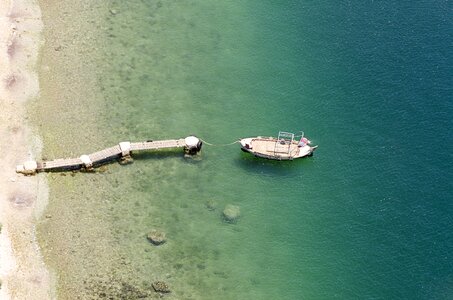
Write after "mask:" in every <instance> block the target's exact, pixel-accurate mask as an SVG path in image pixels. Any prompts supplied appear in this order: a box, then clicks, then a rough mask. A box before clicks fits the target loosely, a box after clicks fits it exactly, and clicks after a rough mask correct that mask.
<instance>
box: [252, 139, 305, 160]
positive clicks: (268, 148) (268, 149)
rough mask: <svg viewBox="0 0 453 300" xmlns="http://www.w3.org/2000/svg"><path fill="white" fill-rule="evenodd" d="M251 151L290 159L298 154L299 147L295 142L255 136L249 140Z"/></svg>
mask: <svg viewBox="0 0 453 300" xmlns="http://www.w3.org/2000/svg"><path fill="white" fill-rule="evenodd" d="M250 146H251V149H250V150H251V151H252V152H253V153H255V154H262V155H263V156H269V157H279V158H281V159H292V158H295V157H297V156H298V154H299V150H300V148H299V147H298V145H297V143H296V142H293V143H291V144H280V143H277V140H276V139H265V138H262V139H261V138H257V139H253V140H252V142H251V145H250Z"/></svg>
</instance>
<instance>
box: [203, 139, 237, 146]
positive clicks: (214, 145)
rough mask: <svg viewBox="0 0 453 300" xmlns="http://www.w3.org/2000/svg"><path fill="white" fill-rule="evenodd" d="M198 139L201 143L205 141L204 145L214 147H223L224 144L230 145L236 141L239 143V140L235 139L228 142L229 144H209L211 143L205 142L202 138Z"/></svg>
mask: <svg viewBox="0 0 453 300" xmlns="http://www.w3.org/2000/svg"><path fill="white" fill-rule="evenodd" d="M200 141H202V142H203V143H205V144H206V145H209V146H214V147H224V146H231V145H234V144H236V143H239V142H240V140H237V141H234V142H232V143H229V144H211V143H208V142H206V141H205V140H203V139H200Z"/></svg>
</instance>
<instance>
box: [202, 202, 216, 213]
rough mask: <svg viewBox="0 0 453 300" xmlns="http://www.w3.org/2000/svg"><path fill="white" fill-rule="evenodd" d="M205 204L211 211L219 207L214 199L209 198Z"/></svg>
mask: <svg viewBox="0 0 453 300" xmlns="http://www.w3.org/2000/svg"><path fill="white" fill-rule="evenodd" d="M205 206H206V208H207V209H208V210H210V211H214V210H216V209H217V205H216V203H215V201H214V200H208V201H206V203H205Z"/></svg>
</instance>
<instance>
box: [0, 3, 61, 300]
mask: <svg viewBox="0 0 453 300" xmlns="http://www.w3.org/2000/svg"><path fill="white" fill-rule="evenodd" d="M1 3H2V5H0V28H1V29H2V30H0V32H1V35H0V39H1V40H2V41H3V43H2V44H1V49H0V77H1V81H0V101H1V104H2V113H1V118H0V125H1V131H0V132H1V134H0V138H1V141H0V142H1V145H2V146H3V147H2V154H3V156H2V157H1V163H2V165H3V166H4V167H2V168H1V169H0V178H1V181H0V189H1V191H2V193H1V194H0V212H1V213H0V223H1V225H2V228H1V234H0V278H1V289H0V299H5V300H6V299H53V298H54V296H53V294H54V293H53V292H52V290H53V288H52V286H53V283H52V279H51V275H50V273H49V271H48V270H47V269H46V267H45V264H44V261H43V257H42V255H41V251H40V247H39V244H38V241H37V237H36V223H37V221H38V219H39V218H40V215H41V214H42V212H43V210H44V207H45V204H46V202H47V195H48V188H47V182H46V178H45V177H44V176H33V177H25V176H21V175H18V174H16V172H15V166H16V165H17V164H18V163H20V162H21V161H24V160H29V159H32V158H34V157H39V156H40V152H41V149H42V145H41V141H40V139H39V137H38V136H36V135H34V133H33V131H32V129H31V126H30V124H29V121H28V114H27V102H28V101H30V100H33V99H36V98H37V97H38V95H39V81H38V75H37V61H38V57H39V50H40V46H41V45H42V35H41V32H42V29H43V24H42V21H41V10H40V7H39V5H38V3H37V2H36V1H34V0H1ZM6 146H7V147H6Z"/></svg>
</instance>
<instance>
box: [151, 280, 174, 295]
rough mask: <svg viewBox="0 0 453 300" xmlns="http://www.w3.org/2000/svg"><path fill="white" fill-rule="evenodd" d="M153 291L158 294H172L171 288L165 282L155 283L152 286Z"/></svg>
mask: <svg viewBox="0 0 453 300" xmlns="http://www.w3.org/2000/svg"><path fill="white" fill-rule="evenodd" d="M151 285H152V286H153V289H154V290H155V291H156V292H158V293H170V288H169V287H168V285H167V284H166V283H165V282H163V281H154V282H153V283H152V284H151Z"/></svg>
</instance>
